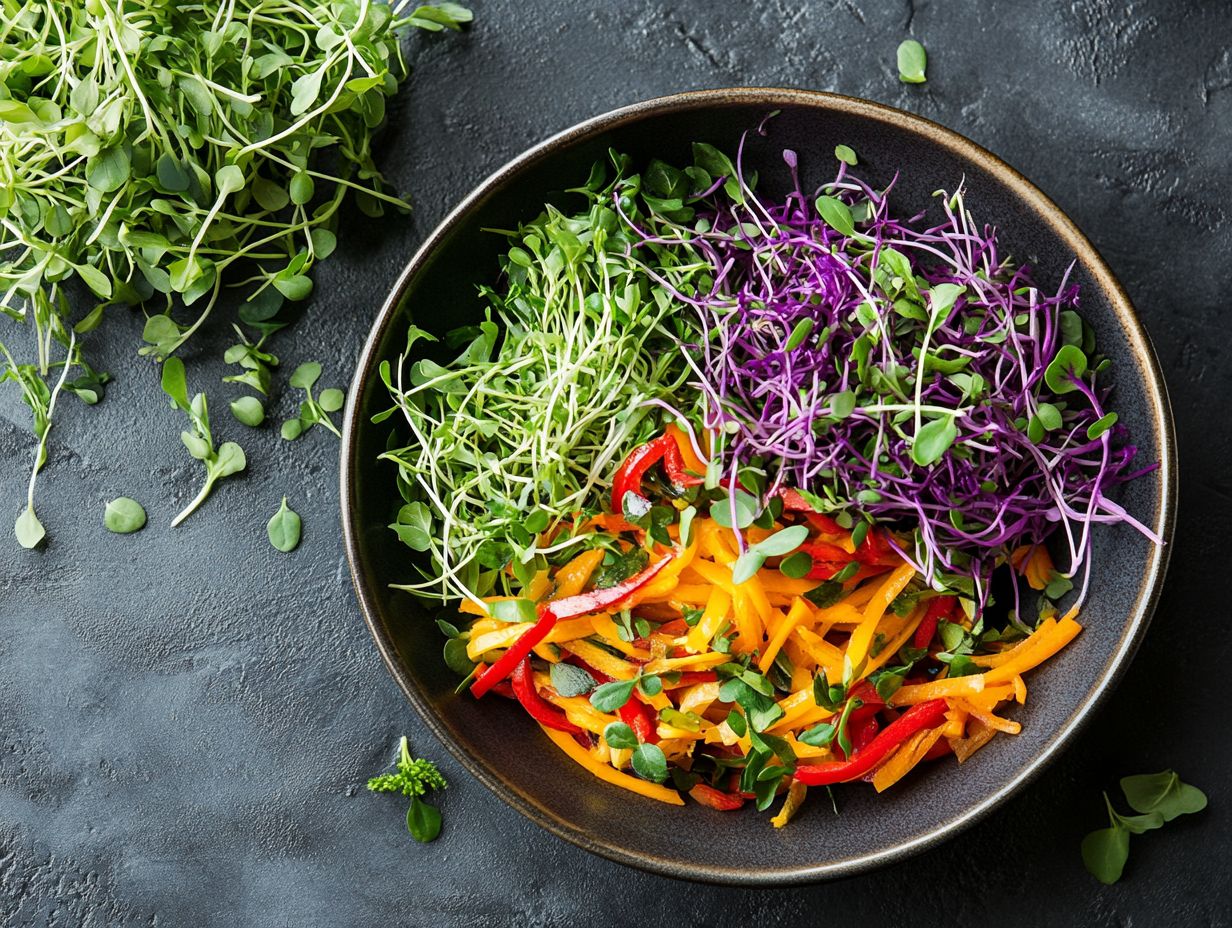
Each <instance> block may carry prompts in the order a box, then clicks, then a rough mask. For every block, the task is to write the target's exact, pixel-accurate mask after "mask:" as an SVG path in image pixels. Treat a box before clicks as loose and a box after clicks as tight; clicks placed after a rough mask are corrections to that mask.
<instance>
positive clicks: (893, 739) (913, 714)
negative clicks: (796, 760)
mask: <svg viewBox="0 0 1232 928" xmlns="http://www.w3.org/2000/svg"><path fill="white" fill-rule="evenodd" d="M947 708H948V707H947V705H946V702H945V700H944V699H934V700H931V701H930V702H922V703H920V704H919V705H917V706H912V707H911V708H910V709H908V710H907V711H906V712H904V713H903V714H902V715H900V716H899V717H898V718H897V719H895V720H894V721H893V722H891V723H890V724H889V725H887V726H886V727H885V728H884V729H882V731H881V733H880V734H878V735H877V737H876V738H874V739H873V740H872V741H871V742H869V744H868V746H867V747H865V748H864V750H862V751H857V752H856V754H855V755H854V756H853V757H851V758H849V759H848V760H836V761H830V762H829V763H825V764H804V765H801V766H799V767H797V768H796V772H795V774H794V776H795V778H796V779H797V780H799V781H800V782H801V783H804V784H805V785H806V786H827V785H829V784H831V783H847V782H849V781H851V780H858V779H860V778H861V777H863V776H864V775H865V774H867V773H870V772H871V771H872V770H873V768H875V767H876V766H877V765H878V764H879V763H881V761H882V760H884V759H885V757H886V755H888V754H889V753H890V751H892V750H894V748H896V747H898V746H899V745H900V744H902V743H903V742H904V741H906V740H907V739H908V738H910V737H911V736H912V735H914V734H915V733H916V732H918V731H921V730H922V729H925V728H936V727H937V726H938V725H940V724H941V723H942V722H943V721H944V719H945V712H946V709H947Z"/></svg>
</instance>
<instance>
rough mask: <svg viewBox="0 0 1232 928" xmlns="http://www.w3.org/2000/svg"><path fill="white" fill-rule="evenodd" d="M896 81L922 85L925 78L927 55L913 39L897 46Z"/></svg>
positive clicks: (922, 47) (921, 46)
mask: <svg viewBox="0 0 1232 928" xmlns="http://www.w3.org/2000/svg"><path fill="white" fill-rule="evenodd" d="M897 58H898V79H899V80H900V81H902V82H903V83H904V84H923V83H924V82H925V81H926V80H927V77H926V76H925V73H924V72H925V71H926V69H927V68H928V53H927V52H925V51H924V46H923V45H921V44H920V43H919V42H917V41H916V40H915V39H905V40H903V41H902V42H901V43H899V46H898V53H897Z"/></svg>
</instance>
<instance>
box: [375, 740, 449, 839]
mask: <svg viewBox="0 0 1232 928" xmlns="http://www.w3.org/2000/svg"><path fill="white" fill-rule="evenodd" d="M446 786H448V784H447V783H446V782H445V778H444V777H443V776H441V772H440V771H439V770H437V769H436V764H434V763H432V761H430V760H424V759H423V758H413V757H411V747H410V744H409V743H408V742H407V740H406V736H405V735H403V736H402V738H401V740H399V742H398V770H397V772H396V773H383V774H380V775H379V776H375V777H373V778H372V779H370V780H369V781H368V789H370V790H372V791H373V792H374V793H401V794H402V795H403V796H410V797H411V806H410V808H409V809H408V810H407V813H406V827H407V830H408V831H410V833H411V837H412V838H414V839H415V840H416V841H420V842H423V843H425V844H426V843H427V842H429V841H432V840H433V839H434V838H436V836H437V835H439V834H440V833H441V813H440V811H439V810H438V809H437V808H436V807H435V806H432V805H429V804H428V803H426V802H424V801H423V800H422V799H421V798H420V797H421V796H424V795H425V794H426V793H428V792H429V791H430V790H435V789H445V787H446Z"/></svg>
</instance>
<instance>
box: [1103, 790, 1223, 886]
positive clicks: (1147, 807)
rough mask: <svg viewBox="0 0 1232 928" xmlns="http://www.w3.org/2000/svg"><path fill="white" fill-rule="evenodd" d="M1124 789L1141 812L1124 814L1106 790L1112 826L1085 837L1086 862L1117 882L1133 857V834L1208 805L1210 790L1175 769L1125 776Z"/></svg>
mask: <svg viewBox="0 0 1232 928" xmlns="http://www.w3.org/2000/svg"><path fill="white" fill-rule="evenodd" d="M1121 789H1122V791H1124V793H1125V799H1126V800H1127V801H1128V802H1129V804H1130V806H1131V807H1132V808H1133V809H1134V811H1136V812H1138V813H1139V814H1138V815H1122V814H1120V813H1119V812H1117V810H1116V809H1115V808H1113V805H1112V800H1110V799H1109V798H1108V794H1107V793H1104V806H1105V808H1106V809H1107V811H1108V827H1107V828H1100V829H1098V830H1096V831H1093V832H1091V833H1090V834H1088V835H1087V836H1086V837H1085V838H1083V839H1082V862H1083V864H1085V865H1086V868H1087V871H1088V872H1090V874H1091V875H1092V876H1094V877H1095V878H1096V879H1097V880H1099V881H1100V882H1101V883H1106V884H1112V883H1115V882H1117V881H1118V880H1119V879H1120V878H1121V875H1122V873H1124V870H1125V863H1126V861H1127V860H1129V836H1130V835H1131V834H1133V835H1141V834H1145V833H1146V832H1148V831H1154V830H1155V829H1157V828H1162V827H1163V826H1164V824H1165V823H1167V822H1170V821H1172V820H1173V819H1175V818H1177V817H1178V816H1180V815H1185V814H1187V813H1192V812H1201V811H1202V810H1203V809H1205V808H1206V794H1205V793H1203V792H1202V790H1200V789H1198V788H1197V787H1196V786H1190V785H1189V784H1188V783H1182V782H1181V778H1180V777H1179V776H1177V774H1176V773H1175V772H1174V771H1172V770H1164V771H1163V772H1161V773H1146V774H1139V775H1137V776H1130V777H1124V778H1123V779H1122V780H1121Z"/></svg>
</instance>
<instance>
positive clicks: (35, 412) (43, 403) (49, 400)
mask: <svg viewBox="0 0 1232 928" xmlns="http://www.w3.org/2000/svg"><path fill="white" fill-rule="evenodd" d="M0 305H3V304H2V303H0ZM68 339H69V341H68V349H67V351H66V352H65V356H64V360H63V361H62V362H61V368H60V376H59V377H58V378H57V379H56V385H55V386H54V387H53V388H51V389H50V390H49V389H48V388H47V384H46V382H45V381H44V380H43V377H42V376H40V371H39V368H38V367H37V366H35V365H33V364H22V365H19V364H17V363H16V362H15V361H14V360H13V356H12V355H11V354H10V353H9V350H8V348H6V347H5V346H4V345H3V343H0V352H3V354H4V361H5V367H4V371H3V373H0V382H2V381H5V380H13V381H16V382H17V384H18V386H19V387H20V389H21V395H22V400H23V401H24V402H25V404H26V405H27V406H28V407H30V414H31V416H32V417H33V418H34V435H35V437H37V438H38V445H36V446H35V449H34V464H33V466H32V467H31V468H30V480H29V481H28V482H27V484H26V508H25V509H23V510H22V511H21V514H20V515H19V516H18V517H17V521H16V522H15V523H14V525H13V533H14V534H15V535H16V536H17V543H18V544H19V545H21V546H22V547H23V548H33V547H35V546H37V545H38V544H39V542H41V541H42V540H43V538H44V537H46V535H47V530H46V529H45V528H44V527H43V523H42V522H40V521H39V517H38V516H37V515H36V514H35V512H34V485H35V482H36V481H37V480H38V475H39V471H40V470H42V468H43V465H44V464H46V463H47V436H48V434H49V433H50V432H51V421H52V414H53V413H54V412H55V408H56V400H57V399H59V397H60V393H61V391H62V390H63V389H64V385H65V381H66V380H67V379H68V372H69V368H70V367H72V366H73V364H74V363H76V362H77V333H76V332H69V336H68ZM40 349H41V350H42V358H43V363H44V365H45V370H49V369H50V366H51V365H50V362H49V361H47V360H46V358H47V353H48V352H50V348H45V347H44V346H43V345H42V344H41V343H40Z"/></svg>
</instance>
